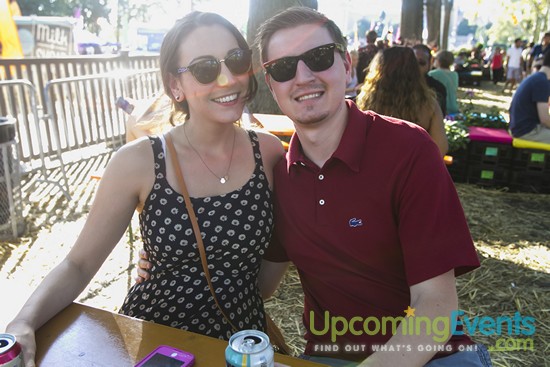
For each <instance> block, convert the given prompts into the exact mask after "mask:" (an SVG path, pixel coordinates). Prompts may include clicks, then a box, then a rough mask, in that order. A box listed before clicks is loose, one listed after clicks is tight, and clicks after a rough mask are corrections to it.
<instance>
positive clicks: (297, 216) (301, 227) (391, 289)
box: [140, 8, 490, 367]
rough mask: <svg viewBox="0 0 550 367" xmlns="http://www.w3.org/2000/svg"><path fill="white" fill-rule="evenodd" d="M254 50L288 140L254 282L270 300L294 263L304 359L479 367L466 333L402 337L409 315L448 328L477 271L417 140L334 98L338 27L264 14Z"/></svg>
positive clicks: (428, 152) (340, 65) (298, 11)
mask: <svg viewBox="0 0 550 367" xmlns="http://www.w3.org/2000/svg"><path fill="white" fill-rule="evenodd" d="M258 44H259V48H260V55H261V60H262V62H263V66H264V68H265V71H266V74H265V78H266V82H267V84H268V86H269V88H270V90H271V92H272V94H273V96H274V98H275V100H276V101H277V103H278V105H279V107H280V108H281V110H282V111H283V112H284V113H285V114H286V115H287V116H288V117H289V118H290V119H291V120H292V121H293V122H294V126H295V129H296V133H295V134H294V135H293V137H292V139H291V143H290V147H289V152H288V155H287V158H286V159H283V160H281V161H280V162H279V163H278V164H277V166H276V168H275V169H274V182H275V183H274V188H275V215H276V219H275V222H276V224H275V232H276V233H274V236H273V238H272V241H271V243H270V247H269V249H268V253H266V255H265V256H264V262H263V263H262V270H261V274H260V279H259V281H260V282H262V283H264V285H263V288H262V294H264V295H266V296H269V294H270V293H272V292H273V290H274V289H275V288H276V287H277V285H278V283H279V280H280V278H281V276H282V274H283V273H284V271H285V270H286V268H287V265H288V262H289V261H292V262H294V264H295V266H296V268H297V269H298V272H299V274H300V280H301V283H302V287H303V290H304V295H305V302H304V317H303V321H304V325H305V328H306V335H305V338H306V340H307V346H306V350H305V353H304V358H305V359H311V360H313V361H318V362H321V363H325V364H328V365H330V366H361V367H367V366H370V367H374V366H388V367H395V366H399V367H404V366H411V367H412V366H415V367H416V366H424V365H425V364H426V363H428V362H429V361H430V360H431V359H432V358H434V356H435V354H436V349H442V350H443V353H438V355H437V357H441V358H440V359H437V360H434V361H433V362H430V363H429V364H427V366H428V367H436V366H460V367H465V366H490V362H489V363H488V364H487V363H485V364H483V363H482V362H481V359H480V357H479V356H478V353H480V354H481V355H482V357H481V358H483V359H484V360H486V361H488V355H487V354H486V350H485V349H484V347H482V346H479V348H474V347H475V345H473V342H472V341H471V340H470V338H469V337H467V336H466V335H463V334H462V335H454V336H452V337H451V335H450V333H448V332H443V335H441V338H436V339H437V340H435V339H434V335H433V333H432V332H427V331H426V330H425V329H424V328H423V327H420V328H419V329H415V330H412V329H414V322H411V321H414V320H415V317H422V318H423V319H424V320H441V321H443V320H446V321H447V324H448V323H449V322H451V321H452V320H456V318H453V317H450V316H451V314H452V312H453V311H455V310H456V309H457V307H458V306H457V295H456V288H455V275H460V274H463V273H465V272H467V271H470V270H472V269H474V268H476V267H478V266H479V261H478V258H477V255H476V253H475V249H474V247H473V243H472V239H471V236H470V233H469V230H468V227H467V224H466V220H465V218H464V214H463V211H462V208H461V206H460V201H459V199H458V195H457V193H456V191H455V188H454V185H453V183H452V181H451V179H450V176H449V174H448V172H447V171H446V168H445V166H444V164H443V161H442V160H441V157H440V154H439V150H438V148H437V146H436V145H435V144H434V143H433V141H432V139H431V138H430V136H429V135H428V134H427V133H426V131H425V130H423V129H422V128H420V127H418V126H417V125H414V124H412V123H409V122H405V121H402V120H397V119H392V118H388V117H382V116H380V115H377V114H376V113H374V112H371V111H370V112H363V111H360V110H359V109H358V108H357V106H356V105H355V104H354V103H353V102H351V101H346V100H345V98H344V97H345V90H346V84H347V83H348V82H349V79H350V74H351V61H350V56H349V54H348V53H347V52H346V51H345V47H344V44H345V43H344V38H343V36H342V33H341V31H340V29H339V28H338V27H337V26H336V25H335V24H334V22H333V21H331V20H329V19H328V18H326V17H325V16H324V15H322V14H320V13H318V12H317V11H315V10H312V9H310V8H290V9H287V10H285V11H283V12H281V13H279V14H277V15H276V16H274V17H273V18H271V19H270V20H268V21H267V22H266V23H264V24H263V25H262V27H261V28H260V31H259V34H258ZM140 266H142V267H143V265H140ZM404 310H405V311H406V313H407V315H409V316H410V317H411V318H410V320H409V321H408V322H407V320H405V319H404V317H403V316H405V313H404ZM413 315H415V316H413ZM387 322H389V323H391V324H392V325H386V323H387ZM382 324H383V326H382ZM411 324H413V327H412V329H411V328H410V327H408V326H407V325H409V326H410V325H411ZM344 325H346V326H345V327H344ZM376 325H379V326H380V327H379V328H378V329H376ZM386 326H388V329H387V328H386ZM444 329H446V328H444ZM382 330H384V331H382ZM433 330H435V329H433ZM446 330H447V331H448V329H446ZM458 334H460V331H459V332H458ZM449 339H450V340H449ZM377 348H381V349H383V350H384V351H377ZM434 348H436V349H434ZM459 348H471V351H470V352H456V353H455V351H456V350H458V349H459ZM451 353H452V354H451ZM449 354H451V355H449ZM445 361H446V362H447V363H446V364H441V363H445ZM436 363H439V364H436Z"/></svg>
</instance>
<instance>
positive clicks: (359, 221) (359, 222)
mask: <svg viewBox="0 0 550 367" xmlns="http://www.w3.org/2000/svg"><path fill="white" fill-rule="evenodd" d="M348 223H349V226H350V227H351V228H355V227H361V226H362V225H363V220H362V219H357V218H351V219H350V220H349V222H348Z"/></svg>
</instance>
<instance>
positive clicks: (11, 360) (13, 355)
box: [0, 334, 23, 367]
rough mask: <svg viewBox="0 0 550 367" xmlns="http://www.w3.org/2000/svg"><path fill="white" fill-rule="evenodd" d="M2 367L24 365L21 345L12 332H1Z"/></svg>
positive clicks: (0, 351) (0, 361) (0, 357)
mask: <svg viewBox="0 0 550 367" xmlns="http://www.w3.org/2000/svg"><path fill="white" fill-rule="evenodd" d="M0 367H23V355H22V353H21V346H20V345H19V343H18V342H17V340H16V339H15V336H13V335H11V334H0Z"/></svg>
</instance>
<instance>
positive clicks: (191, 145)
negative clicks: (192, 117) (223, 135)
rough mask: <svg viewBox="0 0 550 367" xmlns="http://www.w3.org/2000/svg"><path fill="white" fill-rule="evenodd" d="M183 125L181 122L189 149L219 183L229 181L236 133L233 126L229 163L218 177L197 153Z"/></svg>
mask: <svg viewBox="0 0 550 367" xmlns="http://www.w3.org/2000/svg"><path fill="white" fill-rule="evenodd" d="M185 125H186V124H185V123H184V124H183V133H184V134H185V138H186V139H187V143H188V144H189V146H190V147H191V149H193V151H194V152H195V154H197V156H198V157H199V159H200V160H201V162H202V164H204V166H205V167H206V168H207V169H208V170H209V171H210V173H212V174H213V175H214V177H216V178H217V179H218V180H219V181H220V183H221V184H224V183H226V182H227V181H229V170H230V169H231V162H233V152H234V151H235V135H237V133H236V132H235V127H233V147H232V148H231V156H230V157H229V165H228V166H227V171H226V172H225V175H223V176H222V177H220V176H218V175H217V174H216V173H214V171H212V170H211V169H210V167H208V165H207V164H206V162H205V161H204V159H202V157H201V155H200V154H199V152H198V150H196V149H195V147H194V146H193V144H191V141H190V140H189V135H187V131H186V130H185Z"/></svg>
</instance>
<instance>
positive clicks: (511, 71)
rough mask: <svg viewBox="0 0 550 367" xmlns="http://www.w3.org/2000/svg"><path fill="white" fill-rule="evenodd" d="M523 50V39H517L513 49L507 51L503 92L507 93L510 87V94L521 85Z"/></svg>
mask: <svg viewBox="0 0 550 367" xmlns="http://www.w3.org/2000/svg"><path fill="white" fill-rule="evenodd" d="M522 52H523V48H522V47H521V38H516V40H515V41H514V44H513V45H512V47H510V48H509V49H508V50H507V51H506V70H507V71H506V82H505V83H504V88H503V89H502V92H503V93H504V92H506V87H507V86H508V85H509V86H510V92H511V91H512V90H514V87H515V86H516V83H520V82H521V79H522V76H523V57H522Z"/></svg>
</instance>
